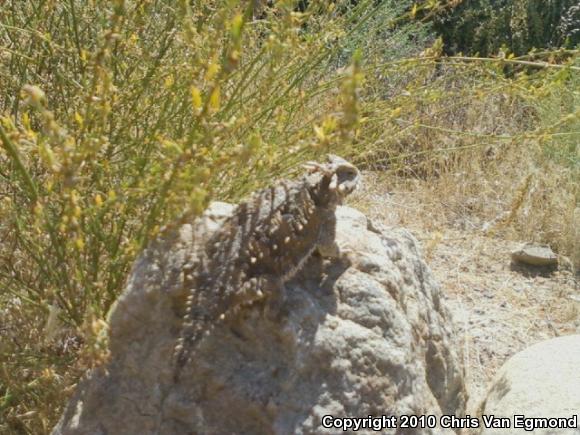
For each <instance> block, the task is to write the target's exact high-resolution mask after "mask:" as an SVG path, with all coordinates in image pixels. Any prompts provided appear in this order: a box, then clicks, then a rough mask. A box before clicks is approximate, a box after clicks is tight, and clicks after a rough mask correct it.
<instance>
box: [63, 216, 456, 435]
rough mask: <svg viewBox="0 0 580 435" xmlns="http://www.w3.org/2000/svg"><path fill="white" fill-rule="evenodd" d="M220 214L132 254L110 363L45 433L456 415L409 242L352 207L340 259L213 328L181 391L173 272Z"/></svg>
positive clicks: (449, 359)
mask: <svg viewBox="0 0 580 435" xmlns="http://www.w3.org/2000/svg"><path fill="white" fill-rule="evenodd" d="M221 210H223V208H221ZM227 213H228V211H227V210H225V212H222V213H218V214H217V215H215V214H212V213H206V214H205V216H204V217H203V218H202V219H198V220H197V221H195V222H193V223H187V224H184V225H182V226H181V227H180V228H179V230H178V231H176V232H174V235H173V236H172V237H168V238H166V239H164V240H160V241H158V242H156V243H155V244H154V245H152V247H150V248H149V249H147V250H146V251H145V252H144V253H143V254H142V255H141V257H140V258H139V259H138V260H137V262H136V264H135V266H134V269H133V271H132V274H131V277H130V280H129V282H128V285H127V288H126V290H125V292H124V293H123V294H122V296H121V297H120V298H119V300H118V302H117V303H116V306H115V307H114V309H113V310H112V312H111V314H110V317H109V323H110V331H111V333H110V351H111V358H110V361H109V362H108V363H107V364H106V365H105V366H103V367H99V368H96V369H94V370H92V371H91V372H89V373H87V375H86V377H85V379H84V380H83V381H82V382H80V384H79V386H78V388H77V391H76V393H75V395H74V396H73V397H72V399H71V400H70V402H69V404H68V406H67V407H66V409H65V411H64V413H63V415H62V417H61V419H60V421H59V423H58V424H57V426H56V427H55V428H54V430H53V434H54V435H60V434H63V435H64V434H103V435H104V434H121V433H122V434H164V435H165V434H168V435H171V434H185V433H196V434H218V433H220V434H221V433H235V434H290V433H298V434H300V433H303V434H306V433H335V432H337V430H336V429H335V430H327V429H324V428H323V427H322V423H321V419H322V417H323V416H325V415H333V416H335V417H345V416H350V417H355V416H358V417H366V416H368V415H371V414H372V415H395V416H400V415H403V414H414V415H423V414H434V415H441V414H443V413H445V414H455V415H462V414H463V413H464V411H465V403H466V398H467V395H466V391H465V384H464V370H463V366H462V359H461V358H460V356H459V355H458V354H457V352H456V349H454V348H453V344H452V343H453V328H452V323H451V319H450V316H449V313H448V311H447V309H446V307H445V304H444V303H443V301H442V299H441V294H440V289H439V287H438V286H437V284H436V283H435V282H434V280H433V277H432V275H431V273H430V271H429V270H428V269H427V267H426V265H425V263H424V262H423V260H422V259H421V257H420V254H419V252H418V248H417V242H416V241H415V239H414V238H413V237H412V236H411V235H410V234H409V233H408V232H406V231H404V230H399V229H387V228H384V227H381V226H377V225H371V224H370V223H369V222H367V219H366V217H365V216H364V215H362V214H361V213H359V212H357V211H356V210H353V209H350V208H347V207H339V209H338V210H337V219H338V222H337V242H338V244H339V245H340V247H341V249H342V250H343V252H347V257H348V260H349V261H347V259H346V258H344V257H342V258H336V259H331V260H329V259H326V258H322V257H321V256H319V255H313V256H312V257H311V258H310V260H309V261H308V262H307V263H306V264H305V266H304V268H303V269H302V270H301V271H300V272H299V273H298V275H297V276H295V277H294V279H292V280H291V281H290V282H288V283H287V284H286V285H285V288H284V289H283V290H281V295H280V297H277V298H270V299H266V300H262V301H260V302H258V303H255V304H254V305H252V306H243V307H241V308H240V310H239V311H238V312H237V314H236V315H235V316H229V317H228V319H227V320H226V321H224V322H223V323H220V324H216V325H215V326H214V328H213V329H212V330H211V331H210V333H209V334H208V335H206V336H205V337H204V339H203V340H202V341H201V342H200V343H199V348H198V351H197V352H196V354H195V358H194V360H193V362H192V363H191V364H189V365H188V366H186V367H185V368H184V371H183V372H182V376H181V377H180V380H179V382H178V383H177V384H176V383H175V382H174V379H173V373H174V361H173V360H172V354H173V348H174V346H175V343H176V340H177V339H178V336H179V331H180V326H181V316H182V315H183V310H184V307H183V304H184V290H183V276H182V275H183V274H182V273H181V271H182V270H183V267H184V264H185V262H187V261H191V256H192V252H193V251H194V247H193V246H192V239H193V238H192V235H193V234H194V233H195V234H200V232H202V233H203V232H205V235H204V236H203V237H205V238H207V237H208V236H209V234H210V233H211V231H212V228H214V230H215V228H217V227H219V224H220V221H221V220H223V219H224V217H225V216H226V215H227ZM370 432H371V431H368V430H367V431H364V430H363V431H360V432H359V433H370ZM383 433H395V430H394V429H392V430H385V431H384V432H383ZM415 433H437V434H440V433H446V432H445V431H443V430H441V429H440V428H436V429H424V430H416V431H415Z"/></svg>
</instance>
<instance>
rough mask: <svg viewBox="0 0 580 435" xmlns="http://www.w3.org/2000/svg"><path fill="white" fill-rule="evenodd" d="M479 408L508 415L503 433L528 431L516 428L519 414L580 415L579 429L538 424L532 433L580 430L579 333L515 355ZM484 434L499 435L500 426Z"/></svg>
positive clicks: (482, 411)
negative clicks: (507, 425) (539, 425)
mask: <svg viewBox="0 0 580 435" xmlns="http://www.w3.org/2000/svg"><path fill="white" fill-rule="evenodd" d="M479 412H480V414H483V415H495V416H496V417H504V418H507V419H509V421H510V423H511V427H510V428H509V429H507V428H506V429H501V433H502V434H529V433H530V432H529V431H526V429H525V427H523V428H522V427H519V428H516V427H514V426H515V423H516V421H515V419H514V416H515V415H523V416H525V417H526V418H533V417H538V418H549V419H555V418H566V419H571V418H573V417H574V416H576V424H577V425H579V426H578V427H576V428H568V429H566V428H559V429H554V428H549V427H548V428H545V427H544V428H541V427H540V428H536V429H535V430H534V432H533V433H534V435H548V434H550V435H551V434H557V435H572V434H575V435H578V434H580V335H569V336H564V337H558V338H553V339H551V340H547V341H544V342H541V343H538V344H535V345H533V346H530V347H529V348H527V349H525V350H523V351H521V352H519V353H517V354H516V355H514V356H513V357H512V358H511V359H510V360H509V361H508V362H507V363H506V364H505V365H504V366H503V367H502V368H501V369H500V371H499V372H498V374H497V375H496V378H495V380H494V381H493V382H492V385H491V387H490V389H489V392H488V394H487V397H486V399H485V400H484V401H483V403H482V404H481V406H480V410H479ZM482 422H483V420H482ZM524 424H526V423H524ZM528 424H532V422H531V421H529V422H528ZM481 433H482V434H486V435H487V434H489V435H495V434H497V433H498V430H497V429H493V428H487V429H486V428H482V431H481Z"/></svg>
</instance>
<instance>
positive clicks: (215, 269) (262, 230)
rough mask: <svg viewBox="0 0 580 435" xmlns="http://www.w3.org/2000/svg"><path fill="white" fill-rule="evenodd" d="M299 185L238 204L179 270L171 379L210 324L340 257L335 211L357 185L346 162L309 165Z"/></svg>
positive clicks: (280, 186) (285, 184)
mask: <svg viewBox="0 0 580 435" xmlns="http://www.w3.org/2000/svg"><path fill="white" fill-rule="evenodd" d="M305 167H306V169H307V173H306V174H305V175H304V176H303V177H302V178H301V179H298V180H295V181H287V180H283V181H280V182H278V183H277V184H275V185H273V186H270V187H268V188H265V189H263V190H260V191H257V192H255V193H254V194H253V195H251V196H250V197H249V198H248V199H247V200H245V201H243V202H241V203H240V204H239V205H238V206H237V207H236V208H235V209H234V211H233V214H232V215H231V217H229V218H227V219H226V220H225V222H224V223H223V225H222V226H221V228H220V229H218V230H217V231H216V233H215V234H213V235H212V236H210V237H209V238H208V239H207V241H206V242H205V244H204V246H203V247H202V248H201V253H200V254H199V257H198V259H197V261H196V262H195V263H194V264H192V265H190V266H189V270H186V271H185V277H186V279H184V284H185V285H186V286H187V292H188V299H187V308H186V310H187V312H186V315H185V318H184V320H183V327H182V330H181V334H180V338H179V341H178V344H177V346H176V348H175V361H176V368H175V380H176V381H177V379H178V378H179V374H180V372H181V369H182V368H183V367H184V366H185V364H186V363H187V362H188V361H189V360H190V358H191V354H192V352H193V350H194V348H195V347H196V345H197V344H198V342H199V341H200V339H201V338H202V337H203V335H204V334H206V333H209V331H210V328H211V325H214V324H215V323H216V322H219V321H220V320H223V319H224V318H225V317H226V315H228V314H229V313H230V312H232V311H235V310H236V309H237V308H239V307H240V306H242V305H246V304H251V303H254V302H256V301H257V300H260V299H262V298H264V297H265V296H267V295H270V296H271V295H274V296H275V294H276V293H277V292H278V293H279V292H280V289H281V288H282V286H283V285H284V283H285V282H287V281H288V280H289V279H291V278H292V277H293V276H294V275H295V274H296V273H297V272H298V271H299V270H300V268H301V267H302V266H303V264H304V263H305V261H306V260H307V259H308V258H309V257H310V255H311V254H312V253H313V252H314V251H315V250H318V252H320V254H321V255H323V256H336V255H339V252H340V250H339V249H338V247H337V245H336V242H335V228H336V217H335V210H336V206H337V205H338V204H340V203H341V202H342V200H343V199H344V198H345V197H346V196H347V195H348V194H350V193H351V192H352V191H353V190H354V189H355V188H356V187H357V185H358V183H359V181H360V174H359V171H358V170H357V168H356V167H355V166H353V165H352V164H350V163H349V162H347V161H346V160H344V159H342V158H340V157H338V156H335V155H329V156H328V161H327V162H326V163H324V164H319V163H315V162H309V163H307V164H306V165H305Z"/></svg>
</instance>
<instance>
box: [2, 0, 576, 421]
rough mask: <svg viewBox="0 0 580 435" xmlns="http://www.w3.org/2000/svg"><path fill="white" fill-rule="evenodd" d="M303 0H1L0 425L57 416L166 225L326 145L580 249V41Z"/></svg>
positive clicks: (408, 9) (505, 227) (99, 350)
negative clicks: (476, 47)
mask: <svg viewBox="0 0 580 435" xmlns="http://www.w3.org/2000/svg"><path fill="white" fill-rule="evenodd" d="M297 3H298V2H295V1H291V0H282V1H279V2H276V3H275V5H273V6H268V5H267V4H264V3H260V2H240V1H235V0H205V1H204V0H197V1H193V2H190V1H186V0H181V1H177V2H174V1H169V0H158V1H149V0H147V1H139V2H136V1H122V0H115V1H112V2H107V3H103V2H97V1H89V2H82V1H78V0H70V1H66V2H57V1H50V0H27V1H24V2H23V1H16V0H8V1H6V2H4V3H3V4H2V5H0V88H1V89H2V94H1V95H0V114H1V119H0V145H1V146H0V204H1V206H0V307H1V311H0V325H2V326H1V327H0V336H1V340H0V364H1V371H0V432H7V433H45V432H48V431H49V430H50V428H51V427H52V425H53V424H54V423H55V421H56V419H57V418H58V414H59V412H60V410H61V409H62V406H63V404H64V402H65V400H66V397H67V395H68V394H69V393H70V391H71V390H72V388H73V386H74V383H75V382H76V380H77V379H78V377H79V376H80V374H81V373H82V372H83V371H84V370H85V369H86V368H87V367H91V366H93V365H95V364H99V363H100V362H101V361H102V360H103V358H106V321H105V319H106V314H107V311H108V309H109V307H110V306H111V304H112V302H113V301H114V300H115V298H116V297H117V295H118V294H119V292H120V291H121V290H122V288H123V285H124V282H125V279H126V277H127V275H128V272H129V268H130V266H131V263H132V261H133V260H134V258H135V256H136V255H137V254H138V253H139V251H140V250H141V249H142V248H143V247H144V246H145V245H146V243H147V241H148V240H150V239H151V237H154V236H155V234H157V232H158V231H159V228H160V226H161V225H163V224H164V223H166V222H169V221H171V220H172V219H174V218H175V217H176V216H179V215H180V214H183V213H184V212H186V210H189V211H188V213H190V214H192V215H195V214H198V213H200V212H201V211H202V210H203V209H204V207H205V206H206V205H207V203H208V201H209V200H211V199H214V198H219V199H225V200H236V199H237V198H239V197H240V196H242V195H244V194H246V193H247V192H249V191H251V190H253V189H254V188H256V187H257V186H260V185H264V184H266V183H268V181H269V180H271V179H272V177H278V176H280V175H281V174H291V173H292V170H293V169H292V168H294V167H295V166H296V164H297V163H299V162H301V161H304V160H306V159H309V158H315V157H317V156H319V155H321V154H323V153H324V152H326V151H329V150H331V151H333V152H337V153H341V154H344V155H346V156H347V157H350V158H352V159H353V160H354V161H355V162H357V163H358V164H360V165H361V166H362V167H365V168H371V169H378V170H381V171H385V172H389V173H392V174H395V175H396V176H401V177H421V178H426V179H430V180H432V183H433V186H434V190H433V192H434V194H442V195H443V194H444V195H446V196H447V197H448V198H450V200H453V201H455V202H456V203H457V204H458V206H460V204H461V203H462V202H464V201H465V198H468V197H469V198H473V197H476V198H478V201H479V202H478V204H479V206H478V207H476V208H475V209H474V210H473V211H472V212H473V213H478V214H480V215H481V216H482V218H483V219H487V220H489V221H490V222H492V224H491V225H490V226H489V228H491V229H492V230H493V231H494V232H495V233H496V234H497V233H498V232H502V233H503V234H505V235H506V236H507V235H510V234H511V236H513V237H522V238H523V237H530V236H533V238H535V239H537V240H539V241H545V242H549V243H551V244H552V245H553V246H554V247H555V248H557V250H558V251H559V252H561V253H563V254H566V255H569V256H571V257H572V258H574V259H575V260H576V261H580V260H579V259H580V252H578V249H580V248H579V247H578V244H577V241H576V240H577V239H576V238H575V234H574V231H575V228H578V225H577V219H578V198H579V190H578V180H579V178H580V177H579V171H580V164H579V155H578V153H579V151H578V138H579V134H580V133H579V132H580V112H579V111H578V107H580V104H579V93H578V89H580V86H578V85H579V78H578V74H579V71H580V64H579V61H578V57H577V52H576V51H574V50H568V51H559V52H558V54H557V56H556V55H553V54H552V53H550V52H545V53H543V54H542V53H537V54H536V55H534V56H533V57H529V56H528V55H522V56H520V57H514V56H513V55H512V56H509V55H506V56H503V57H487V58H473V57H464V56H460V55H456V56H448V57H446V56H444V55H443V51H444V48H445V47H444V44H443V43H442V41H441V40H440V39H437V38H436V36H435V34H434V32H433V31H432V29H431V28H430V27H429V25H428V24H426V23H425V22H423V21H421V20H420V19H419V18H420V14H417V13H416V11H414V9H415V8H416V6H415V7H414V6H413V4H412V2H410V1H403V2H397V1H394V0H393V1H383V2H375V1H370V0H367V1H364V0H363V1H359V2H357V3H356V4H354V3H353V2H350V1H337V2H322V1H312V2H309V3H308V4H307V5H305V4H302V11H301V12H300V9H299V8H297V7H296V6H297ZM255 4H258V5H260V6H259V7H257V8H256V9H254V5H255ZM414 18H417V20H415V19H414ZM514 51H515V50H514ZM545 60H549V62H545ZM526 180H528V181H526Z"/></svg>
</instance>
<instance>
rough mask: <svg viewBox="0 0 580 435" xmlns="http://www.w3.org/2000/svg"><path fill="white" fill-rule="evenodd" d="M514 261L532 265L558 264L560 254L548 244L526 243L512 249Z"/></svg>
mask: <svg viewBox="0 0 580 435" xmlns="http://www.w3.org/2000/svg"><path fill="white" fill-rule="evenodd" d="M512 261H513V262H514V263H523V264H527V265H530V266H556V265H557V264H558V256H557V255H556V254H555V253H554V251H552V249H551V248H550V247H549V246H548V245H536V244H533V243H526V244H525V245H523V246H522V247H520V248H518V249H516V250H514V251H512Z"/></svg>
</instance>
